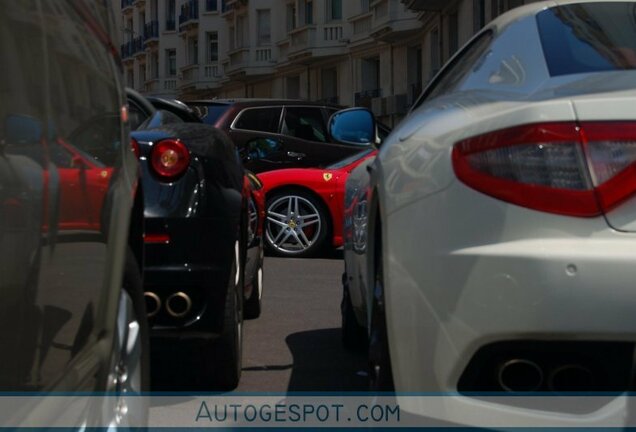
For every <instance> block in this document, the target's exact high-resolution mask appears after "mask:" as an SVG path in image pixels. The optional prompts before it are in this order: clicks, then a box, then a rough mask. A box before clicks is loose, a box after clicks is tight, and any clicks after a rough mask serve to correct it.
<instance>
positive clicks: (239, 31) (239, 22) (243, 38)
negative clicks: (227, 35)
mask: <svg viewBox="0 0 636 432" xmlns="http://www.w3.org/2000/svg"><path fill="white" fill-rule="evenodd" d="M248 29H249V27H248V24H247V15H241V16H238V17H236V47H237V48H245V47H247V46H249V44H248V42H249V34H248Z"/></svg>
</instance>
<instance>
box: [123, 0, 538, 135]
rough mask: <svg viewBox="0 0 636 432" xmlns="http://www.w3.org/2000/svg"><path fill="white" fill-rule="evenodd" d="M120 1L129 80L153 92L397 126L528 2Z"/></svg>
mask: <svg viewBox="0 0 636 432" xmlns="http://www.w3.org/2000/svg"><path fill="white" fill-rule="evenodd" d="M113 1H114V2H116V3H115V4H114V6H115V7H116V10H117V14H118V15H119V17H120V18H121V23H120V24H121V27H122V35H121V36H122V42H123V44H122V46H121V53H122V60H123V64H124V74H125V75H124V76H125V80H126V83H127V85H129V86H130V87H133V88H135V89H137V90H139V91H140V92H142V93H144V94H147V95H155V96H164V97H172V98H180V99H183V100H189V99H204V98H238V97H241V98H243V97H255V98H290V99H307V100H320V101H325V102H329V103H334V104H340V105H345V106H353V105H357V106H367V107H369V108H371V109H372V110H373V111H374V113H375V114H376V115H378V116H379V117H380V119H381V120H382V121H384V122H386V123H388V124H389V125H395V123H396V122H397V121H399V120H400V119H401V118H402V117H403V116H404V114H405V113H406V111H407V110H408V107H409V106H410V104H411V103H412V102H413V101H414V99H415V98H416V97H417V95H418V94H419V92H420V91H421V90H422V87H423V86H424V85H425V84H426V83H427V82H428V80H430V78H431V77H432V76H433V75H434V74H435V73H436V72H437V70H439V68H440V67H441V65H442V64H443V63H444V62H445V61H446V60H447V59H448V58H449V57H450V56H451V55H452V54H453V53H454V52H455V51H456V50H457V49H458V48H459V47H461V45H463V44H464V43H465V42H466V41H467V40H468V39H469V38H470V37H471V36H472V35H473V34H474V33H475V32H476V31H478V30H479V29H480V28H481V27H483V25H484V24H485V23H486V22H488V21H490V20H491V19H492V18H494V17H496V16H497V15H499V14H500V13H502V12H504V11H505V10H508V9H510V8H512V7H515V6H519V5H521V4H523V3H524V0H450V1H449V0H113ZM530 1H532V0H525V2H526V3H529V2H530Z"/></svg>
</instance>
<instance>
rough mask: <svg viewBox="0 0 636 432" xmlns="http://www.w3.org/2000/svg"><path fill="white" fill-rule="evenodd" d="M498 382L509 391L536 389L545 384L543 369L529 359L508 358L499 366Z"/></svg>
mask: <svg viewBox="0 0 636 432" xmlns="http://www.w3.org/2000/svg"><path fill="white" fill-rule="evenodd" d="M497 383H498V384H499V385H500V386H501V388H502V389H504V390H505V391H508V392H531V391H536V390H538V389H539V388H541V385H542V384H543V371H542V370H541V368H540V367H539V365H538V364H536V363H535V362H533V361H530V360H527V359H512V360H508V361H507V362H505V363H503V364H502V365H501V366H499V371H498V373H497Z"/></svg>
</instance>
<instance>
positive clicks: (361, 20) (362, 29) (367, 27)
mask: <svg viewBox="0 0 636 432" xmlns="http://www.w3.org/2000/svg"><path fill="white" fill-rule="evenodd" d="M348 21H349V23H350V24H351V26H352V27H353V35H352V36H351V44H355V43H356V42H358V41H361V40H364V39H367V38H368V37H369V32H370V31H371V27H372V25H373V13H372V12H365V13H363V14H360V15H356V16H354V17H351V18H349V19H348Z"/></svg>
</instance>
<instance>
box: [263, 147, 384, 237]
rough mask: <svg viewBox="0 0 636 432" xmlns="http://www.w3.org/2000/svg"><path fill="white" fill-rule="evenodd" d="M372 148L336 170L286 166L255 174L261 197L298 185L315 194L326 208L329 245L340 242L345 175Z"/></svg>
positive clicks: (367, 155) (373, 154)
mask: <svg viewBox="0 0 636 432" xmlns="http://www.w3.org/2000/svg"><path fill="white" fill-rule="evenodd" d="M376 154H377V151H372V152H369V153H367V154H366V155H364V156H362V157H361V158H360V159H357V160H355V161H354V162H352V163H350V164H348V165H346V166H344V167H342V168H338V169H329V168H290V169H281V170H275V171H267V172H264V173H260V174H258V175H257V177H258V178H259V179H260V180H261V182H263V192H264V195H265V197H266V198H265V199H267V196H268V195H270V194H271V193H273V192H276V191H277V190H281V189H285V188H299V189H305V190H309V191H311V192H312V193H313V194H314V195H317V196H318V197H319V198H320V199H321V201H322V202H323V204H324V205H325V207H326V208H327V209H328V211H329V216H330V217H331V222H332V224H331V226H332V229H333V231H332V240H331V242H332V245H333V246H334V247H336V248H337V247H340V246H342V245H343V238H342V235H343V234H342V227H343V217H344V193H345V185H346V183H347V177H348V176H349V173H350V172H351V171H353V170H354V169H355V167H357V166H358V165H359V164H360V163H361V162H363V161H364V160H366V159H367V158H370V157H374V156H375V155H376Z"/></svg>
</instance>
